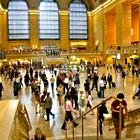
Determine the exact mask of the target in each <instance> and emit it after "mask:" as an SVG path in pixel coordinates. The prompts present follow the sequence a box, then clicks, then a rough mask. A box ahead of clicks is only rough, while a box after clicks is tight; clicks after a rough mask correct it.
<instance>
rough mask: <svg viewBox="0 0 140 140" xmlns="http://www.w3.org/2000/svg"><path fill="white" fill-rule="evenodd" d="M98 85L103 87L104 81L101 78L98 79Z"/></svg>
mask: <svg viewBox="0 0 140 140" xmlns="http://www.w3.org/2000/svg"><path fill="white" fill-rule="evenodd" d="M99 86H100V87H104V81H103V80H102V79H100V81H99Z"/></svg>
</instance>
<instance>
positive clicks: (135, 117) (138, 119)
mask: <svg viewBox="0 0 140 140" xmlns="http://www.w3.org/2000/svg"><path fill="white" fill-rule="evenodd" d="M112 98H115V97H109V98H107V99H106V100H105V101H106V102H107V101H109V100H110V99H112ZM115 99H117V98H115ZM100 105H101V103H99V104H97V105H96V106H94V107H93V108H92V109H91V110H89V111H88V112H86V113H85V114H83V115H82V116H80V117H79V118H77V119H75V120H74V121H79V125H81V126H79V127H77V128H76V129H74V128H73V127H72V125H71V126H70V124H71V122H70V123H67V127H68V129H67V130H66V132H65V138H50V139H48V140H114V139H115V133H114V127H113V123H112V119H111V118H110V119H108V120H105V122H104V128H103V130H104V132H103V136H100V135H99V125H98V120H97V121H96V122H91V121H90V123H93V128H91V132H88V131H89V129H88V131H87V130H86V128H88V121H87V120H88V118H87V119H83V118H84V116H85V115H86V116H87V115H88V114H89V113H90V112H91V111H92V110H93V109H94V110H95V109H97V116H98V107H99V106H100ZM97 119H98V117H97ZM77 129H81V130H80V131H77ZM93 129H95V130H94V131H93ZM67 131H68V132H67ZM77 132H80V134H78V133H77ZM92 132H93V133H92ZM139 132H140V108H133V109H131V110H129V112H128V118H125V128H124V130H123V131H122V133H121V138H120V139H119V140H140V133H139Z"/></svg>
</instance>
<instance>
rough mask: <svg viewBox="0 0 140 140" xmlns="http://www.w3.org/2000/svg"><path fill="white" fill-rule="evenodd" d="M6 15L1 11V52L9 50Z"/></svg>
mask: <svg viewBox="0 0 140 140" xmlns="http://www.w3.org/2000/svg"><path fill="white" fill-rule="evenodd" d="M7 14H8V13H7V12H6V11H2V13H1V15H0V17H1V19H0V21H1V23H0V24H1V25H0V27H1V30H0V31H1V37H0V40H1V41H0V44H1V50H5V49H9V48H8V47H9V46H8V42H7V41H8V22H7V16H8V15H7Z"/></svg>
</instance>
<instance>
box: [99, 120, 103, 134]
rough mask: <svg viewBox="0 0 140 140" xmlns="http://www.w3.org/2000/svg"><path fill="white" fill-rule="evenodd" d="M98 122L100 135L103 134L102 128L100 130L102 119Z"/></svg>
mask: <svg viewBox="0 0 140 140" xmlns="http://www.w3.org/2000/svg"><path fill="white" fill-rule="evenodd" d="M99 121H100V122H99V124H100V126H99V127H100V135H103V130H102V120H99Z"/></svg>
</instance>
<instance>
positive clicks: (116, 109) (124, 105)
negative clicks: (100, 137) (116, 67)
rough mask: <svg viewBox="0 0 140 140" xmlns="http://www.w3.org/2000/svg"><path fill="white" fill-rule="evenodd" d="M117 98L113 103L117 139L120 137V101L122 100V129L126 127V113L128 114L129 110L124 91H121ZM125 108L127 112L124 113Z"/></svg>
mask: <svg viewBox="0 0 140 140" xmlns="http://www.w3.org/2000/svg"><path fill="white" fill-rule="evenodd" d="M117 98H118V99H116V100H114V101H113V102H112V104H111V111H112V120H113V124H114V128H115V133H116V139H119V121H120V120H119V112H120V106H119V104H120V101H119V100H122V126H121V130H122V129H123V128H124V115H126V116H127V115H128V110H127V102H126V101H125V100H124V98H125V97H124V94H123V93H119V94H118V95H117ZM124 110H125V114H124Z"/></svg>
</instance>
